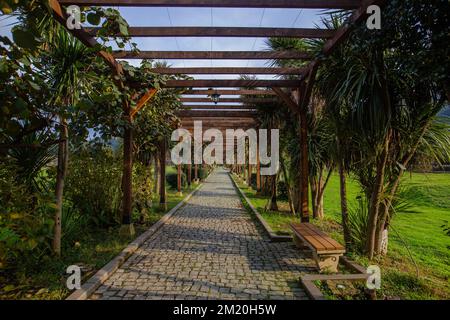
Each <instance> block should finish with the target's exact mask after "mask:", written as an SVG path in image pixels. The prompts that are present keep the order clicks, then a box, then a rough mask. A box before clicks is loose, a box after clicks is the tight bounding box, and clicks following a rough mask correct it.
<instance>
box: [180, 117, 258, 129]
mask: <svg viewBox="0 0 450 320" xmlns="http://www.w3.org/2000/svg"><path fill="white" fill-rule="evenodd" d="M218 120H221V121H218ZM194 121H202V123H203V125H202V126H203V127H204V128H222V129H233V128H241V127H243V126H245V127H246V128H250V127H254V126H255V125H256V124H257V122H256V121H253V120H252V121H242V120H236V119H234V120H233V119H223V118H222V119H216V120H210V119H206V120H205V119H203V120H199V119H183V121H182V122H181V126H182V127H188V128H193V127H194Z"/></svg>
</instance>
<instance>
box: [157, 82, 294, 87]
mask: <svg viewBox="0 0 450 320" xmlns="http://www.w3.org/2000/svg"><path fill="white" fill-rule="evenodd" d="M299 84H300V80H168V81H167V82H166V83H165V85H164V87H165V88H212V87H216V88H243V87H244V88H259V87H269V88H270V87H272V88H273V87H281V88H296V87H298V86H299Z"/></svg>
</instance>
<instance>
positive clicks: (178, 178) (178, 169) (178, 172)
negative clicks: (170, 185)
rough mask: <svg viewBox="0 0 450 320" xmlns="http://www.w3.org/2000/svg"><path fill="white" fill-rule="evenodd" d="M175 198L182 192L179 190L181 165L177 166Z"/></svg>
mask: <svg viewBox="0 0 450 320" xmlns="http://www.w3.org/2000/svg"><path fill="white" fill-rule="evenodd" d="M177 191H178V192H177V197H181V196H182V195H183V190H182V189H181V164H179V165H178V166H177Z"/></svg>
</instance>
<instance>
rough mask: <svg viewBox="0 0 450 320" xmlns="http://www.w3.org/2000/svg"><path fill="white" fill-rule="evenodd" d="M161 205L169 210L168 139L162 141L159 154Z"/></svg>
mask: <svg viewBox="0 0 450 320" xmlns="http://www.w3.org/2000/svg"><path fill="white" fill-rule="evenodd" d="M159 170H160V174H159V207H160V209H161V210H167V200H166V141H165V140H163V141H162V142H161V147H160V154H159Z"/></svg>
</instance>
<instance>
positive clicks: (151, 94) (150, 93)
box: [131, 89, 158, 119]
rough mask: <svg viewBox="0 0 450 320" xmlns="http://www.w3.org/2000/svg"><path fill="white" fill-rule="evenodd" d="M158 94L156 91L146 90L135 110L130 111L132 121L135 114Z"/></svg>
mask: <svg viewBox="0 0 450 320" xmlns="http://www.w3.org/2000/svg"><path fill="white" fill-rule="evenodd" d="M157 92H158V90H157V89H150V90H148V91H147V92H146V93H145V94H144V95H143V96H142V98H140V99H139V101H138V102H137V104H136V108H134V109H133V110H132V111H131V118H132V119H133V118H134V117H135V116H136V114H137V113H138V112H139V111H140V110H141V109H142V108H143V107H144V106H145V104H146V103H147V102H148V101H149V100H150V99H151V98H153V97H154V96H155V94H156V93H157Z"/></svg>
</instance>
